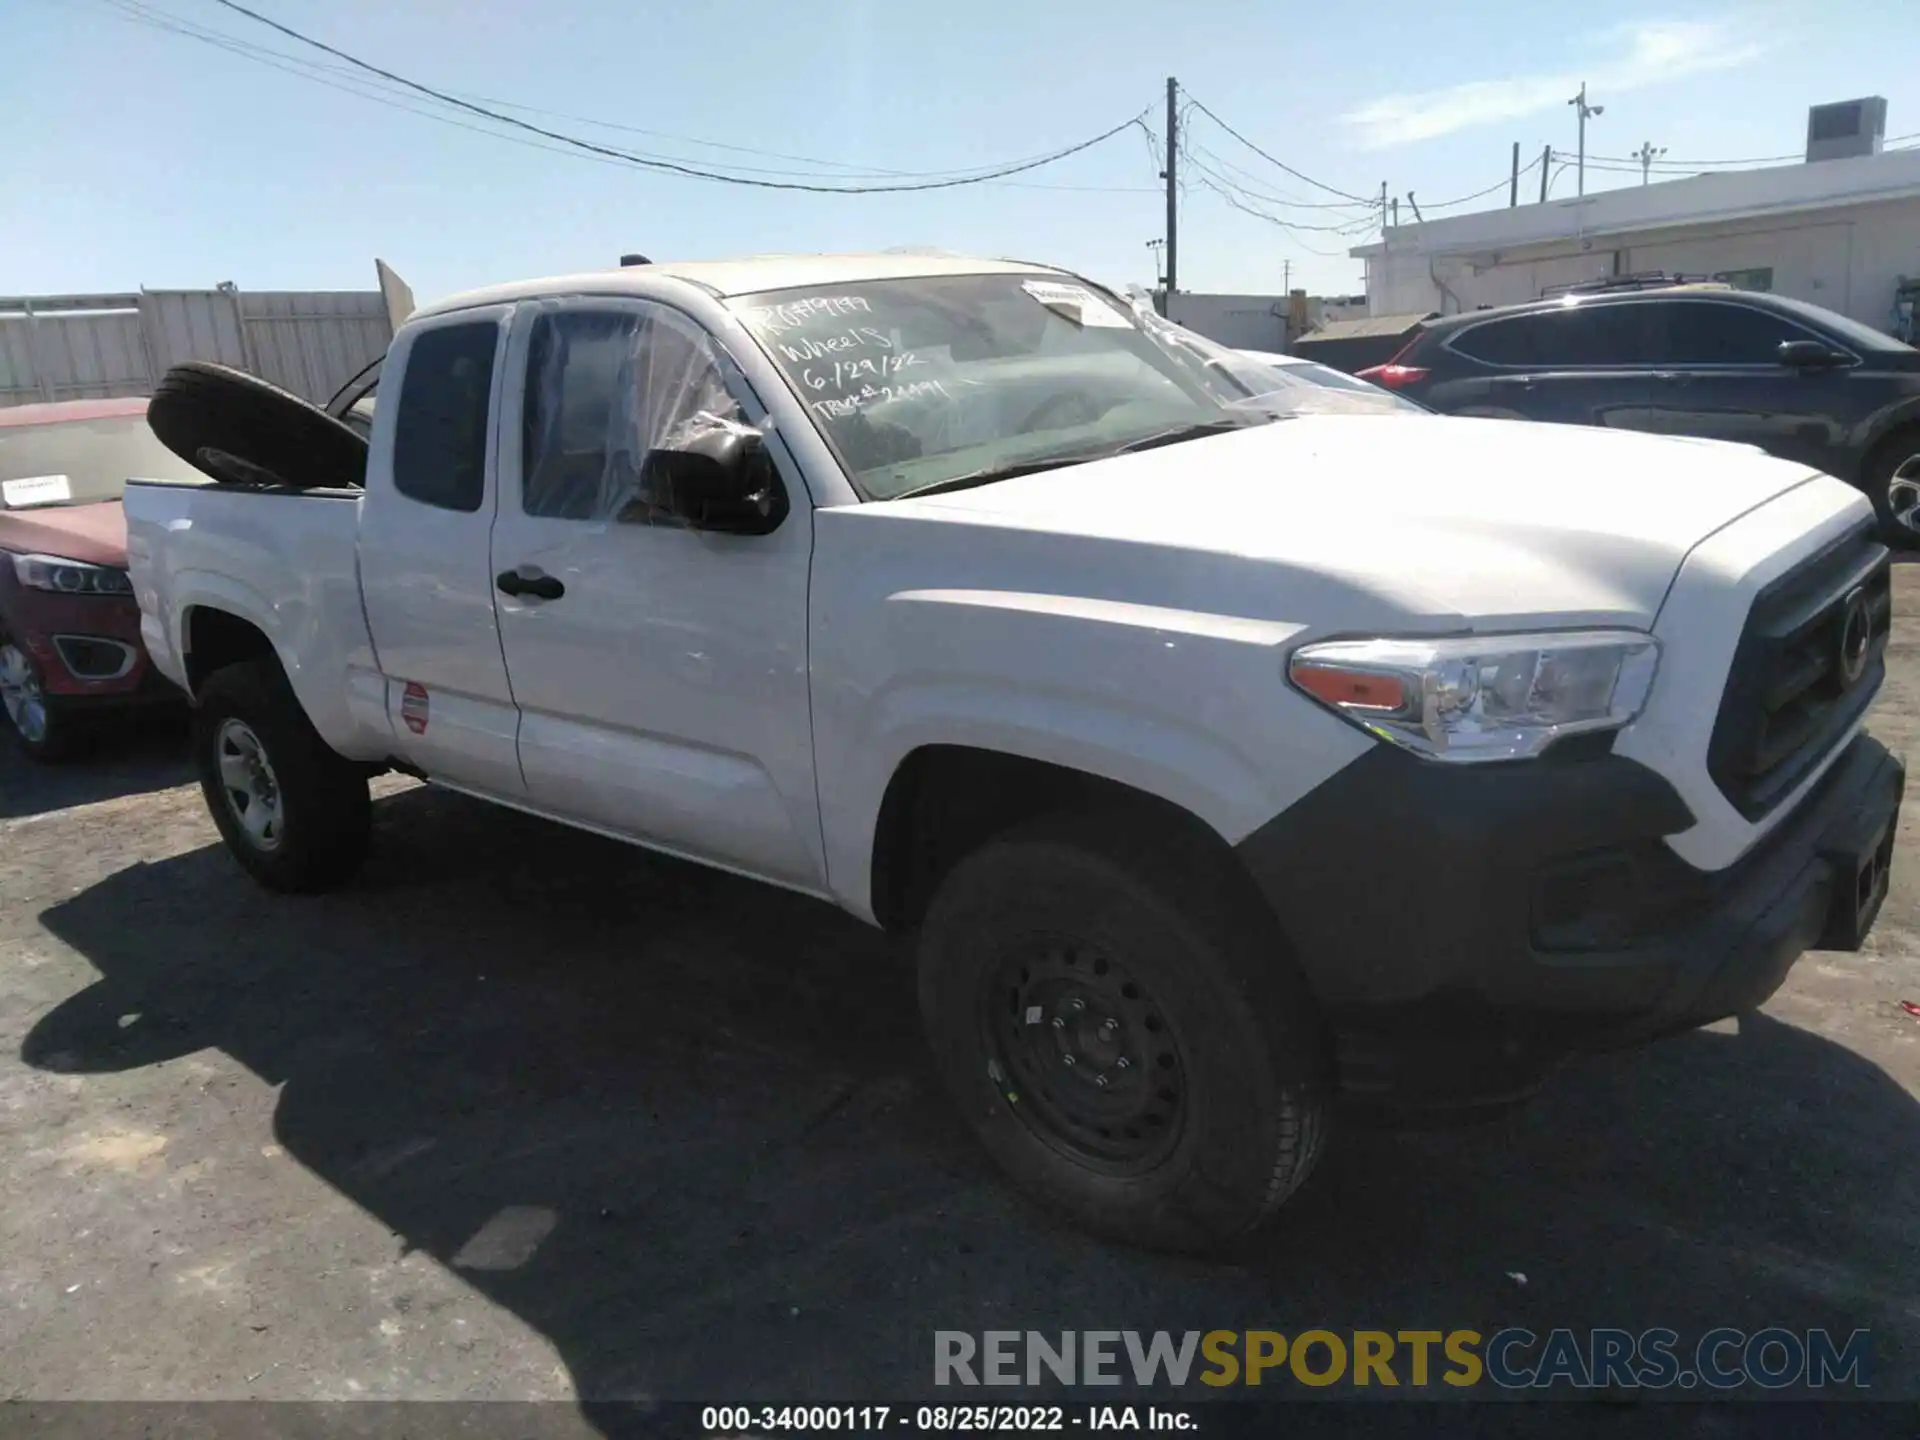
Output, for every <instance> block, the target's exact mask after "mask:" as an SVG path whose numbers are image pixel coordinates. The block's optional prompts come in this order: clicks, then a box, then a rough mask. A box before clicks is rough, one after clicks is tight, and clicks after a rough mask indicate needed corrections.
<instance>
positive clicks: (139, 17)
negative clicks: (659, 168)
mask: <svg viewBox="0 0 1920 1440" xmlns="http://www.w3.org/2000/svg"><path fill="white" fill-rule="evenodd" d="M99 3H100V4H102V5H106V6H108V7H110V8H111V9H113V10H114V11H115V13H117V14H118V15H119V16H120V18H121V19H123V20H126V21H128V22H129V23H131V24H136V25H142V26H145V27H147V28H149V29H153V30H158V31H162V32H165V33H169V34H173V35H178V36H180V37H182V38H184V39H189V40H197V41H200V42H201V43H203V44H206V45H210V46H212V47H214V48H215V49H219V50H224V51H226V52H228V53H230V54H233V55H236V56H238V57H240V58H241V59H245V60H253V61H255V62H257V63H259V64H262V65H265V66H267V67H268V68H270V69H275V70H281V71H284V72H285V73H287V74H289V75H294V76H296V77H298V78H300V79H303V80H310V81H313V82H314V83H315V84H318V85H325V86H326V87H327V88H329V89H333V90H339V91H341V92H342V93H344V94H348V95H353V96H355V97H357V98H359V99H363V100H371V101H373V102H374V103H375V104H379V105H387V106H390V107H391V108H393V109H396V110H403V111H405V112H406V113H408V114H410V115H419V116H421V117H423V118H425V119H429V120H436V121H439V122H440V123H442V124H445V125H451V126H453V127H454V128H456V129H460V130H467V131H470V132H471V133H473V134H475V135H489V136H492V137H494V138H496V139H500V140H505V141H508V142H510V143H513V144H518V145H525V146H527V147H528V148H530V149H534V150H544V151H547V152H549V153H551V154H556V155H566V154H574V153H576V152H574V151H572V150H570V149H566V148H562V147H560V146H557V145H548V144H543V143H541V142H540V141H537V140H532V139H527V138H525V137H523V136H520V135H513V134H507V133H504V132H502V131H499V130H494V129H489V128H487V127H484V126H480V125H473V124H468V123H466V122H464V121H460V120H456V119H453V118H452V117H451V116H448V115H445V114H443V113H441V112H440V111H437V110H432V109H427V108H423V107H422V106H420V105H418V104H408V103H405V102H404V101H403V100H400V99H395V98H392V97H395V96H402V95H406V93H407V92H404V91H401V90H398V89H395V88H394V87H392V86H390V85H386V84H384V83H382V82H381V81H379V80H373V79H367V78H365V77H363V76H361V75H360V74H358V73H357V72H355V71H353V70H351V69H349V68H348V67H346V66H344V65H331V64H328V63H326V62H325V61H320V60H308V59H304V58H302V57H300V56H298V55H292V54H289V53H288V52H286V51H284V50H275V49H272V48H271V47H268V46H264V45H256V44H254V43H253V42H251V41H248V40H242V39H240V38H239V37H238V36H234V35H228V34H226V33H224V32H222V31H218V30H211V29H208V28H206V27H204V26H201V25H198V24H195V23H194V22H192V21H189V20H186V19H185V18H183V17H181V16H177V15H174V14H171V13H170V12H168V11H165V10H161V9H159V8H158V7H155V6H151V5H147V4H143V3H141V0H99ZM450 93H451V92H450ZM409 98H410V97H409ZM463 98H467V99H471V100H474V101H476V102H479V103H484V104H488V105H499V106H502V107H503V108H507V109H522V110H527V111H529V112H530V113H536V114H559V113H562V112H555V111H542V110H537V109H536V108H535V107H532V106H520V105H516V104H514V103H513V102H511V101H505V100H496V99H491V98H489V97H485V96H466V97H463ZM566 118H569V119H576V120H578V121H580V123H582V124H587V125H595V126H602V127H605V128H608V129H615V130H626V131H631V132H633V133H636V134H644V135H654V136H658V137H660V138H663V139H669V140H677V141H680V142H682V143H684V144H687V145H700V146H707V147H709V148H712V149H719V150H730V151H734V152H737V153H740V154H744V155H755V156H760V157H764V158H768V159H776V160H792V161H797V162H799V163H801V164H805V165H811V166H824V167H832V168H833V169H836V170H839V171H842V172H844V173H843V175H842V176H835V177H832V178H864V177H868V176H884V177H888V178H894V179H906V178H911V179H932V178H947V177H957V176H968V177H971V175H972V171H970V170H946V171H912V170H889V169H885V168H882V167H878V166H876V167H872V168H862V167H860V166H856V165H853V164H851V163H849V162H847V161H843V160H825V159H821V158H819V157H816V156H806V155H789V154H785V153H783V152H781V151H778V150H761V149H756V148H754V147H751V146H746V145H731V144H728V143H726V142H724V141H719V140H702V139H699V138H698V137H696V136H691V135H678V134H674V133H672V132H670V131H664V130H648V129H645V128H644V127H642V126H638V125H623V124H620V123H618V122H616V121H610V120H598V119H593V118H589V117H585V116H566ZM579 158H583V159H592V160H595V161H598V162H599V163H601V164H618V165H621V166H623V167H627V168H631V165H630V162H628V161H626V160H615V159H613V158H611V157H607V156H597V155H589V156H580V157H579ZM664 158H667V159H675V158H679V157H674V156H667V157H664ZM731 168H732V169H734V170H737V171H741V172H746V173H759V174H767V175H787V174H791V173H792V171H791V170H790V169H772V168H768V167H762V166H752V165H734V166H732V167H731ZM980 183H982V184H990V185H996V186H1003V187H1006V188H1010V189H1023V190H1060V191H1076V192H1081V193H1099V194H1129V195H1142V194H1145V195H1153V194H1158V193H1159V192H1158V191H1157V190H1155V189H1153V188H1151V187H1146V186H1119V185H1062V184H1053V183H1048V182H1043V181H1021V180H987V181H981V182H980Z"/></svg>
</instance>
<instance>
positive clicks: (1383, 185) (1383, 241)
mask: <svg viewBox="0 0 1920 1440" xmlns="http://www.w3.org/2000/svg"><path fill="white" fill-rule="evenodd" d="M1380 248H1381V249H1382V250H1384V249H1386V248H1387V182H1386V181H1384V180H1382V181H1381V182H1380Z"/></svg>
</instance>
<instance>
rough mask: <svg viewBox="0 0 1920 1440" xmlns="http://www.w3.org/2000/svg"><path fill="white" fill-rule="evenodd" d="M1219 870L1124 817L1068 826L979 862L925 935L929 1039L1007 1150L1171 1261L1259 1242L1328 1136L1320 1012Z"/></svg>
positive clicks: (1019, 834) (1084, 1212)
mask: <svg viewBox="0 0 1920 1440" xmlns="http://www.w3.org/2000/svg"><path fill="white" fill-rule="evenodd" d="M1170 862H1172V863H1170ZM1211 878H1212V877H1210V876H1208V875H1207V874H1205V873H1204V866H1201V867H1194V866H1183V865H1181V864H1179V863H1177V862H1175V861H1174V857H1171V856H1169V855H1168V854H1167V853H1165V851H1164V850H1162V851H1156V849H1155V847H1154V846H1153V845H1152V844H1151V843H1150V842H1148V841H1147V840H1146V839H1145V837H1141V839H1140V840H1138V841H1133V840H1130V839H1129V838H1128V831H1127V828H1126V826H1125V825H1124V824H1122V825H1115V824H1113V823H1107V824H1104V825H1096V824H1093V823H1091V822H1081V821H1077V820H1074V819H1072V818H1056V819H1052V820H1047V821H1042V822H1039V823H1037V824H1035V825H1031V826H1028V827H1025V828H1023V829H1020V830H1017V831H1014V832H1011V833H1009V834H1008V835H1006V836H1003V837H1001V838H999V839H996V840H993V841H990V842H988V844H986V845H985V846H983V847H982V848H981V849H979V850H977V851H976V852H974V853H973V854H972V855H970V856H968V857H967V858H966V859H964V860H962V861H961V862H960V863H959V864H958V865H957V866H956V867H955V868H954V869H953V870H952V871H951V872H950V873H949V874H948V876H947V877H946V879H945V880H944V881H943V882H942V884H941V886H940V888H939V890H938V892H937V893H936V895H935V896H934V899H933V902H932V904H931V906H930V907H929V909H928V913H927V917H926V920H925V923H924V925H923V927H922V931H921V944H920V1003H921V1010H922V1014H923V1017H924V1020H925V1023H926V1027H927V1033H928V1038H929V1040H930V1042H931V1043H932V1046H933V1050H934V1054H935V1058H936V1062H937V1064H938V1066H939V1069H940V1071H941V1074H942V1078H943V1079H944V1081H945V1083H946V1085H947V1088H948V1089H949V1090H950V1091H951V1093H952V1094H953V1096H954V1098H955V1099H956V1100H957V1101H958V1102H959V1104H960V1106H961V1109H962V1112H963V1113H964V1114H965V1115H966V1117H967V1118H968V1120H969V1121H970V1122H971V1123H972V1124H973V1126H974V1129H975V1130H976V1132H977V1133H978V1134H979V1136H980V1138H981V1140H982V1141H983V1142H984V1143H985V1144H986V1147H987V1149H988V1150H989V1151H991V1152H992V1154H993V1156H994V1158H995V1159H996V1160H998V1161H999V1163H1000V1164H1001V1166H1002V1167H1003V1168H1005V1169H1006V1170H1007V1171H1008V1173H1009V1174H1010V1175H1011V1176H1012V1177H1013V1178H1014V1179H1015V1180H1016V1181H1017V1182H1018V1183H1019V1184H1020V1185H1021V1186H1022V1187H1023V1188H1025V1189H1026V1190H1028V1191H1029V1192H1030V1193H1032V1194H1033V1195H1034V1196H1035V1197H1036V1198H1038V1199H1040V1200H1041V1201H1043V1202H1044V1203H1046V1204H1048V1205H1050V1206H1051V1207H1052V1208H1054V1209H1057V1210H1060V1211H1063V1212H1065V1213H1066V1214H1067V1215H1069V1216H1071V1217H1072V1218H1073V1219H1075V1220H1076V1221H1078V1222H1079V1223H1080V1224H1082V1225H1084V1226H1086V1227H1087V1228H1088V1229H1090V1230H1093V1231H1095V1232H1096V1233H1099V1234H1103V1235H1107V1236H1110V1237H1113V1238H1115V1239H1120V1240H1125V1241H1128V1242H1131V1243H1136V1244H1142V1245H1146V1246H1149V1247H1152V1248H1156V1249H1165V1250H1174V1251H1208V1250H1213V1249H1216V1248H1218V1247H1219V1246H1221V1245H1223V1244H1225V1243H1227V1242H1229V1241H1231V1240H1233V1239H1235V1238H1237V1237H1238V1236H1241V1235H1243V1234H1245V1233H1246V1232H1248V1231H1250V1230H1252V1229H1253V1228H1254V1227H1255V1226H1257V1225H1259V1224H1260V1223H1261V1222H1262V1221H1263V1220H1265V1219H1266V1218H1267V1217H1268V1216H1269V1215H1271V1214H1272V1213H1273V1211H1274V1210H1276V1209H1277V1208H1278V1207H1279V1205H1280V1203H1281V1202H1282V1201H1283V1200H1285V1199H1286V1198H1287V1196H1288V1195H1290V1194H1292V1192H1293V1191H1294V1190H1295V1189H1296V1188H1297V1187H1298V1186H1299V1185H1300V1184H1301V1182H1302V1181H1303V1180H1305V1178H1306V1176H1307V1173H1308V1171H1309V1170H1310V1169H1311V1168H1312V1166H1313V1163H1314V1160H1315V1158H1316V1156H1317V1155H1318V1152H1319V1147H1320V1141H1321V1136H1322V1134H1323V1132H1324V1125H1323V1119H1324V1116H1323V1103H1322V1098H1321V1097H1322V1086H1321V1084H1320V1081H1321V1054H1322V1050H1321V1045H1320V1041H1319V1026H1318V1021H1317V1017H1316V1016H1315V1015H1314V1014H1313V1010H1312V1003H1311V1001H1310V999H1308V998H1307V996H1306V995H1305V991H1304V986H1302V985H1301V984H1300V983H1298V981H1297V977H1296V976H1295V974H1294V972H1293V971H1292V970H1291V967H1290V963H1289V960H1288V958H1287V956H1286V955H1285V954H1284V953H1283V952H1282V951H1281V947H1280V944H1279V937H1278V936H1277V934H1274V933H1273V932H1272V930H1271V927H1266V926H1261V925H1258V924H1256V923H1252V922H1250V921H1249V919H1248V917H1247V914H1246V911H1245V908H1244V907H1243V906H1241V905H1240V904H1238V903H1237V902H1236V899H1235V897H1234V896H1233V895H1232V894H1231V887H1230V886H1225V885H1213V884H1210V883H1209V881H1210V879H1211Z"/></svg>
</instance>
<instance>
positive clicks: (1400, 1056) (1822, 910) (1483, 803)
mask: <svg viewBox="0 0 1920 1440" xmlns="http://www.w3.org/2000/svg"><path fill="white" fill-rule="evenodd" d="M1904 786H1905V771H1904V768H1903V767H1902V765H1901V763H1900V761H1899V760H1897V759H1896V758H1895V757H1894V756H1893V755H1891V754H1890V753H1889V752H1888V751H1887V749H1886V748H1885V747H1884V746H1883V745H1881V744H1880V743H1879V742H1878V741H1877V740H1874V739H1872V738H1871V737H1870V736H1866V735H1860V736H1858V737H1856V738H1855V739H1854V740H1853V741H1851V742H1850V743H1849V744H1848V745H1847V747H1846V748H1845V749H1844V750H1843V752H1842V753H1841V754H1840V755H1839V756H1838V757H1837V758H1836V759H1835V760H1834V761H1833V763H1832V765H1831V766H1830V768H1829V769H1828V771H1827V773H1826V774H1825V775H1824V776H1823V777H1822V778H1821V780H1820V782H1819V783H1818V784H1817V785H1816V786H1815V787H1814V789H1813V790H1812V791H1811V792H1809V793H1808V794H1807V795H1806V796H1805V797H1804V799H1803V800H1802V801H1801V803H1800V804H1799V805H1798V806H1797V807H1796V809H1795V811H1794V813H1793V814H1792V815H1790V816H1788V817H1787V818H1786V819H1785V820H1783V821H1782V822H1781V823H1780V824H1779V825H1778V826H1777V827H1775V829H1774V830H1773V831H1772V832H1770V833H1769V834H1768V836H1767V837H1766V838H1765V839H1764V840H1763V841H1762V842H1761V843H1759V844H1758V845H1756V846H1755V847H1754V848H1753V850H1752V851H1750V852H1749V853H1748V854H1747V855H1745V856H1743V857H1742V858H1741V859H1740V860H1739V861H1737V862H1736V863H1735V864H1734V865H1732V866H1729V867H1728V868H1727V869H1725V870H1721V871H1713V872H1708V871H1702V870H1697V869H1695V868H1694V867H1692V866H1690V865H1688V864H1687V863H1686V862H1685V861H1683V860H1681V859H1680V858H1679V856H1677V855H1676V854H1675V853H1674V852H1673V851H1672V849H1671V848H1670V847H1669V846H1667V845H1666V844H1665V843H1664V840H1663V839H1662V837H1663V836H1666V835H1669V834H1674V833H1677V832H1679V831H1681V830H1684V829H1685V828H1686V827H1687V826H1688V825H1689V824H1691V823H1692V817H1691V815H1690V813H1689V811H1688V809H1687V807H1686V805H1685V804H1684V803H1683V802H1682V801H1681V799H1680V797H1679V795H1678V794H1677V793H1675V791H1674V790H1673V788H1672V786H1670V785H1669V784H1668V783H1667V782H1666V781H1665V780H1664V779H1662V778H1661V777H1660V776H1659V775H1657V774H1655V773H1654V772H1653V771H1652V770H1650V769H1648V768H1646V767H1645V766H1643V765H1641V764H1639V763H1638V762H1636V761H1633V760H1629V759H1627V758H1625V757H1623V756H1618V755H1612V754H1607V755H1600V756H1595V757H1593V758H1589V759H1571V760H1555V759H1553V758H1551V756H1549V757H1547V758H1543V759H1542V760H1540V761H1538V762H1530V763H1528V764H1525V765H1501V766H1487V767H1474V766H1444V765H1434V764H1431V763H1428V762H1424V761H1421V760H1419V759H1417V758H1415V757H1413V756H1411V755H1408V754H1406V753H1405V752H1403V751H1398V750H1394V749H1391V748H1389V747H1386V746H1382V747H1380V748H1379V749H1378V750H1376V751H1372V752H1370V753H1369V754H1367V755H1365V756H1363V757H1362V758H1361V759H1360V760H1358V761H1356V762H1354V764H1352V765H1350V766H1348V767H1347V768H1346V769H1344V770H1342V771H1341V772H1339V773H1338V774H1336V775H1335V776H1333V777H1332V778H1331V779H1329V780H1328V781H1327V782H1326V783H1325V784H1324V785H1322V786H1320V787H1319V788H1318V789H1317V790H1315V791H1314V792H1313V793H1312V794H1311V795H1309V796H1307V797H1306V798H1305V799H1304V800H1302V801H1301V802H1300V803H1299V804H1298V805H1296V806H1294V807H1293V808H1292V809H1290V810H1289V811H1287V813H1285V814H1284V815H1281V816H1279V817H1277V818H1276V819H1274V820H1273V821H1271V822H1270V823H1269V824H1267V825H1265V826H1263V827H1262V828H1261V829H1260V830H1258V831H1256V832H1254V834H1253V835H1251V836H1249V837H1248V838H1247V839H1246V840H1244V841H1242V842H1241V844H1240V847H1239V850H1240V854H1241V857H1242V859H1243V860H1244V861H1245V863H1246V866H1247V869H1248V871H1249V873H1250V874H1251V875H1252V876H1253V878H1254V880H1255V882H1256V884H1257V885H1258V886H1259V887H1260V889H1261V890H1262V892H1263V893H1264V894H1265V895H1266V897H1267V899H1268V901H1269V903H1270V904H1271V905H1272V906H1273V908H1274V911H1275V913H1276V914H1277V915H1278V917H1279V920H1280V923H1281V926H1282V928H1283V929H1284V930H1285V931H1286V933H1287V935H1288V937H1289V938H1290V939H1291V940H1292V942H1293V944H1294V947H1295V949H1296V951H1297V952H1298V958H1299V960H1300V963H1301V965H1302V967H1303V968H1304V969H1305V971H1306V973H1307V978H1308V981H1309V983H1310V984H1311V985H1312V987H1313V989H1314V991H1315V993H1316V994H1317V995H1318V997H1319V999H1320V1001H1321V1004H1322V1006H1323V1007H1324V1010H1325V1012H1326V1014H1327V1017H1328V1019H1329V1022H1330V1024H1331V1026H1332V1028H1333V1032H1334V1038H1335V1053H1336V1057H1337V1065H1338V1081H1339V1083H1340V1086H1341V1088H1342V1090H1343V1091H1344V1092H1345V1093H1346V1094H1347V1095H1348V1096H1350V1097H1352V1098H1354V1099H1356V1100H1360V1101H1363V1102H1372V1103H1375V1104H1378V1105H1379V1106H1381V1107H1383V1108H1386V1109H1390V1110H1392V1111H1395V1112H1405V1111H1409V1110H1416V1111H1417V1110H1442V1111H1444V1110H1449V1109H1459V1108H1463V1107H1464V1108H1473V1107H1477V1106H1481V1105H1484V1104H1488V1103H1498V1102H1504V1101H1506V1100H1509V1099H1512V1098H1516V1097H1518V1096H1520V1095H1523V1094H1525V1093H1527V1092H1528V1091H1529V1090H1531V1089H1532V1088H1533V1087H1535V1086H1536V1085H1537V1084H1538V1083H1539V1081H1540V1079H1541V1078H1542V1077H1543V1076H1544V1075H1545V1074H1546V1073H1547V1072H1548V1071H1549V1070H1551V1069H1552V1067H1553V1066H1554V1065H1555V1064H1557V1063H1558V1062H1559V1061H1560V1060H1562V1059H1563V1058H1565V1057H1566V1056H1567V1055H1568V1054H1570V1053H1572V1052H1574V1051H1577V1050H1582V1049H1601V1048H1613V1047H1617V1046H1621V1045H1628V1044H1633V1043H1637V1042H1639V1041H1643V1040H1648V1039H1652V1038H1654V1037H1656V1036H1659V1035H1663V1034H1670V1033H1672V1032H1674V1031H1678V1030H1684V1029H1689V1028H1692V1027H1694V1026H1698V1025H1703V1024H1706V1023H1708V1022H1709V1021H1712V1020H1716V1019H1719V1018H1721V1017H1723V1016H1726V1015H1731V1014H1736V1013H1739V1012H1741V1011H1743V1010H1748V1009H1751V1008H1753V1007H1755V1006H1757V1005H1759V1004H1761V1003H1763V1002H1764V1001H1765V1000H1766V999H1767V998H1768V997H1769V996H1771V995H1772V994H1773V992H1774V991H1775V990H1776V989H1778V988H1779V986H1780V983H1781V982H1782V981H1783V980H1784V979H1785V977H1786V974H1787V971H1788V969H1789V968H1790V967H1791V966H1792V964H1793V962H1794V961H1795V960H1796V959H1798V958H1799V956H1800V954H1801V953H1802V952H1803V951H1805V950H1807V949H1809V948H1816V947H1830V948H1852V947H1857V946H1858V944H1859V942H1860V940H1861V938H1862V937H1863V936H1864V934H1865V931H1866V929H1867V928H1868V927H1870V926H1871V924H1872V923H1873V919H1874V917H1875V915H1876V914H1877V912H1878V909H1879V905H1880V902H1881V900H1882V899H1883V898H1884V896H1885V891H1886V880H1887V874H1888V866H1889V864H1890V863H1891V859H1892V849H1893V837H1894V833H1895V830H1896V828H1897V821H1898V811H1899V805H1900V799H1901V795H1902V793H1903V790H1904Z"/></svg>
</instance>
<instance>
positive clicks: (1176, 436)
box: [1111, 420, 1251, 455]
mask: <svg viewBox="0 0 1920 1440" xmlns="http://www.w3.org/2000/svg"><path fill="white" fill-rule="evenodd" d="M1249 428H1251V427H1250V426H1249V424H1248V422H1247V421H1245V420H1200V421H1196V422H1195V423H1194V424H1192V425H1176V426H1175V427H1174V428H1173V429H1171V430H1156V431H1155V432H1154V433H1153V434H1151V435H1143V436H1141V437H1140V438H1139V439H1138V440H1129V441H1128V442H1127V443H1126V444H1125V445H1122V446H1121V447H1120V448H1119V449H1117V450H1114V451H1112V452H1111V453H1112V454H1115V455H1131V454H1133V453H1134V452H1135V451H1139V450H1157V449H1159V448H1160V447H1161V446H1162V445H1178V444H1180V443H1181V442H1182V441H1186V440H1204V439H1205V438H1206V437H1207V436H1209V435H1224V434H1225V433H1226V432H1227V431H1229V430H1246V429H1249Z"/></svg>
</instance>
